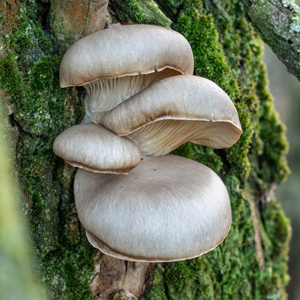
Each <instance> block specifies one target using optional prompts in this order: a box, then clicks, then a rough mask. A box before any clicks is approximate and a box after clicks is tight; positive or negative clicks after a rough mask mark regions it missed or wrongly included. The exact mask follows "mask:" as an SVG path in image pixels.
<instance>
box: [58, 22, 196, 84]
mask: <svg viewBox="0 0 300 300" xmlns="http://www.w3.org/2000/svg"><path fill="white" fill-rule="evenodd" d="M167 68H169V69H173V70H176V71H179V72H180V73H181V74H186V73H189V74H192V73H193V69H194V60H193V53H192V49H191V47H190V45H189V43H188V41H187V40H186V39H185V38H184V37H183V36H182V35H181V34H179V33H178V32H176V31H173V30H171V29H169V30H168V29H165V28H163V27H159V26H154V25H124V26H115V27H112V28H109V29H105V30H101V31H99V32H96V33H93V34H91V35H89V36H87V37H85V38H82V39H81V40H79V41H77V42H76V43H75V44H73V45H72V46H71V47H70V48H69V49H68V51H67V52H66V53H65V55H64V57H63V60H62V62H61V66H60V86H61V87H68V86H81V85H85V84H87V83H89V82H92V81H94V80H97V79H99V78H116V77H123V76H132V75H139V74H150V73H154V72H159V71H162V70H164V69H167Z"/></svg>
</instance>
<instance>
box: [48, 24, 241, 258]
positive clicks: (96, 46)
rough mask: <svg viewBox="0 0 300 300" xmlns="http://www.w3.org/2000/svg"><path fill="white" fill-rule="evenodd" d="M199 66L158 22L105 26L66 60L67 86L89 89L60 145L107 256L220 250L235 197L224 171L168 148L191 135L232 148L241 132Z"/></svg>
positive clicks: (91, 235) (94, 240)
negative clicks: (79, 117) (80, 117)
mask: <svg viewBox="0 0 300 300" xmlns="http://www.w3.org/2000/svg"><path fill="white" fill-rule="evenodd" d="M193 68H194V62H193V54H192V50H191V47H190V45H189V43H188V42H187V40H186V39H185V38H184V37H183V36H182V35H180V34H179V33H177V32H175V31H173V30H167V29H165V28H162V27H158V26H152V25H128V26H118V27H113V28H111V29H105V30H103V31H100V32H97V33H94V34H92V35H90V36H87V37H85V38H83V39H81V40H79V41H78V42H76V43H75V44H74V45H73V46H71V47H70V48H69V50H68V51H67V52H66V54H65V56H64V57H63V60H62V63H61V67H60V83H61V86H62V87H67V86H84V87H85V89H86V90H87V96H86V102H85V104H86V113H87V114H86V118H85V124H81V125H76V126H73V127H71V128H69V129H67V130H65V131H64V132H62V133H61V134H60V135H59V136H58V137H57V138H56V140H55V142H54V145H53V150H54V152H55V153H56V154H57V155H58V156H60V157H62V158H63V159H64V160H65V161H66V162H68V163H70V164H71V165H73V166H75V167H78V168H79V169H78V170H77V174H76V176H75V183H74V185H75V186H74V189H75V192H74V195H75V204H76V208H77V212H78V216H79V219H80V221H81V223H82V225H83V227H84V228H85V229H86V234H87V237H88V240H89V241H90V243H91V244H92V245H93V246H94V247H96V248H98V249H99V250H100V251H102V252H103V253H106V254H108V255H110V256H113V257H117V258H120V259H126V260H133V261H147V262H170V261H177V260H185V259H189V258H193V257H197V256H200V255H202V254H204V253H206V252H208V251H211V250H213V249H214V248H215V247H216V246H217V245H219V244H220V243H221V242H222V241H223V240H224V238H225V237H226V236H227V234H228V232H229V229H230V225H231V208H230V200H229V196H228V193H227V190H226V187H225V185H224V184H223V182H222V181H221V179H220V178H219V177H218V175H217V174H215V173H214V172H213V171H212V170H210V169H209V168H207V167H206V166H204V165H202V164H200V163H198V162H195V161H193V160H189V159H187V158H183V157H179V156H174V155H170V154H169V155H166V154H168V153H169V152H171V151H172V150H174V149H176V148H177V147H178V146H180V145H182V144H184V143H186V142H188V141H191V142H194V143H196V144H201V145H205V146H209V147H214V148H218V149H220V148H227V147H230V146H232V145H233V144H234V143H235V142H236V141H237V140H238V139H239V137H240V135H241V134H242V129H241V124H240V121H239V117H238V113H237V110H236V108H235V106H234V104H233V103H232V101H231V100H230V98H229V97H228V95H227V94H226V93H225V92H224V91H223V90H222V89H221V88H220V87H218V86H217V85H216V84H215V83H213V82H212V81H210V80H208V79H205V78H201V77H197V76H193V75H192V74H193ZM91 121H93V122H94V123H88V122H91ZM141 157H143V158H141ZM102 173H104V174H102ZM128 173H129V174H128ZM124 174H128V176H124Z"/></svg>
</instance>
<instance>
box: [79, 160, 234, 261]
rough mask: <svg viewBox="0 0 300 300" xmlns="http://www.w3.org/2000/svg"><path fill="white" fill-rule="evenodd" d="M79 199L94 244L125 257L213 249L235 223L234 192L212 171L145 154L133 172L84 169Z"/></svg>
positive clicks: (172, 257) (169, 257)
mask: <svg viewBox="0 0 300 300" xmlns="http://www.w3.org/2000/svg"><path fill="white" fill-rule="evenodd" d="M74 189H75V203H76V208H77V212H78V216H79V219H80V221H81V223H82V225H83V227H84V228H85V229H86V231H87V237H88V239H89V241H90V243H91V244H92V245H93V246H94V247H96V248H98V249H99V250H100V251H102V252H104V253H105V254H108V255H110V256H114V257H116V258H120V259H126V260H133V261H148V262H167V261H177V260H185V259H189V258H193V257H197V256H200V255H202V254H204V253H206V252H208V251H211V250H213V249H214V248H215V247H216V246H217V245H219V244H220V243H221V242H222V241H223V240H224V238H225V237H226V236H227V234H228V231H229V229H230V225H231V208H230V201H229V196H228V193H227V190H226V187H225V186H224V184H223V182H222V180H221V179H220V178H219V177H218V175H216V174H215V173H214V172H213V171H212V170H211V169H209V168H207V167H206V166H204V165H202V164H200V163H198V162H195V161H193V160H189V159H187V158H183V157H179V156H175V155H167V156H163V157H145V158H144V159H143V160H142V162H141V163H140V165H139V166H138V167H136V168H135V169H133V170H132V171H131V172H130V173H129V175H128V176H122V175H121V176H116V175H109V174H95V173H90V172H86V171H83V170H78V171H77V174H76V177H75V184H74Z"/></svg>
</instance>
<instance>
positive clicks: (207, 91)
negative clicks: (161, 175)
mask: <svg viewBox="0 0 300 300" xmlns="http://www.w3.org/2000/svg"><path fill="white" fill-rule="evenodd" d="M92 119H93V120H94V122H99V123H101V124H102V125H103V126H105V127H106V128H108V129H109V130H111V131H113V132H115V133H116V134H117V135H119V136H126V137H128V138H130V139H131V140H132V141H134V142H135V144H136V145H137V146H138V147H139V149H140V150H141V152H142V155H154V156H160V155H165V154H167V153H169V152H171V151H172V150H174V149H176V148H177V147H179V146H180V145H182V144H184V143H186V142H188V141H191V142H194V143H196V144H201V145H205V146H209V147H214V148H217V149H220V148H227V147H231V146H232V145H233V144H234V143H235V142H236V141H237V140H238V139H239V137H240V135H241V134H242V129H241V124H240V121H239V117H238V113H237V110H236V108H235V106H234V104H233V103H232V101H231V100H230V98H229V97H228V95H227V94H226V93H225V92H224V91H223V90H222V89H221V88H220V87H219V86H218V85H216V84H215V83H214V82H212V81H210V80H208V79H206V78H202V77H198V76H192V75H183V76H174V77H170V78H166V79H163V80H160V81H159V82H156V83H155V84H153V85H151V86H150V87H148V88H147V89H145V90H143V91H141V92H140V93H138V94H136V95H134V96H132V97H131V98H129V99H127V100H126V101H125V102H123V103H121V104H119V105H118V106H116V107H115V108H113V109H111V110H109V111H106V112H100V113H95V114H93V115H92Z"/></svg>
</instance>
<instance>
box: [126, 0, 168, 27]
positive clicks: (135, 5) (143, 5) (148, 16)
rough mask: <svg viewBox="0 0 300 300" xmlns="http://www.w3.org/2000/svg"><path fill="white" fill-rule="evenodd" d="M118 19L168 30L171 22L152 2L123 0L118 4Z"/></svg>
mask: <svg viewBox="0 0 300 300" xmlns="http://www.w3.org/2000/svg"><path fill="white" fill-rule="evenodd" d="M120 9H121V11H120V18H121V19H122V20H124V21H127V22H129V23H133V22H135V23H140V24H153V25H159V26H163V27H167V28H169V27H170V25H171V23H172V22H171V20H170V19H168V18H167V17H166V16H165V15H164V14H163V13H162V12H161V11H160V9H159V8H158V5H157V4H156V3H155V2H154V1H153V0H142V1H137V0H124V1H121V4H120Z"/></svg>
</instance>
